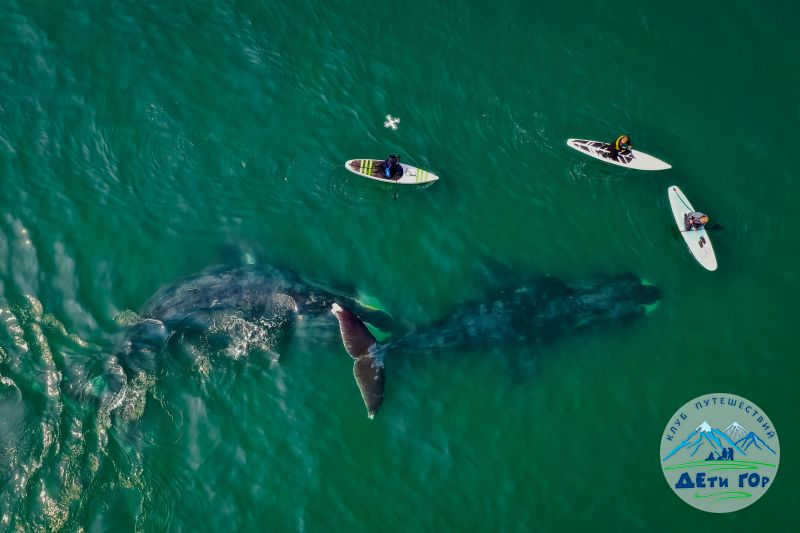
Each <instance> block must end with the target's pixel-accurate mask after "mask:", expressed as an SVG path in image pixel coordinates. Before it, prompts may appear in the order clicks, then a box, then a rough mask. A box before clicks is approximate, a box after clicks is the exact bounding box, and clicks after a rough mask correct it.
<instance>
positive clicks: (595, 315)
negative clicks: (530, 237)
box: [331, 274, 660, 418]
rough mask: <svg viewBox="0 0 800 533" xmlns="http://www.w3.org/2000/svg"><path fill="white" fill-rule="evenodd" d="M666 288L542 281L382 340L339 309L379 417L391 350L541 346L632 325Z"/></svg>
mask: <svg viewBox="0 0 800 533" xmlns="http://www.w3.org/2000/svg"><path fill="white" fill-rule="evenodd" d="M659 298H660V291H659V289H658V288H657V287H655V286H653V285H650V284H648V283H644V282H642V281H641V280H640V279H639V278H637V277H635V276H633V275H630V274H625V275H616V276H608V277H605V278H603V279H601V280H598V281H594V282H581V283H572V284H569V283H566V282H564V281H562V280H560V279H557V278H554V277H550V276H538V277H533V278H530V279H528V280H526V281H525V282H523V283H517V284H507V285H505V286H500V287H497V288H495V289H494V290H492V291H490V292H488V293H487V294H485V295H483V296H482V297H480V298H476V299H474V300H471V301H468V302H465V303H463V304H461V305H459V306H458V307H456V308H455V309H453V310H452V311H451V312H450V313H448V314H447V315H446V316H445V317H444V318H442V319H440V320H437V321H435V322H433V323H432V324H430V325H428V326H425V327H422V328H419V329H415V330H413V331H411V332H409V333H407V334H405V335H402V336H400V337H399V338H398V339H396V340H391V341H389V342H385V343H378V341H377V340H376V339H375V337H374V336H373V335H372V333H371V331H370V330H369V328H367V327H366V325H365V324H364V322H363V321H362V320H361V319H360V318H359V317H358V314H357V313H354V312H352V311H350V310H348V309H346V308H344V307H342V306H341V305H338V304H333V305H332V307H331V313H332V314H333V315H334V316H336V318H337V319H338V321H339V326H340V331H341V336H342V340H343V344H344V347H345V351H347V353H348V354H349V355H350V356H351V357H352V358H353V360H354V376H355V378H356V382H357V383H358V386H359V389H360V390H361V395H362V398H363V400H364V404H365V406H366V408H367V414H368V416H369V417H370V418H372V417H373V416H374V415H375V413H377V412H378V409H380V407H381V403H382V401H383V397H384V387H385V377H384V375H383V359H384V357H385V354H386V353H387V352H391V353H393V354H394V353H397V352H405V353H408V352H418V353H426V354H430V353H437V352H453V351H458V350H466V349H469V350H474V349H476V348H478V349H481V348H485V349H494V348H505V347H513V346H515V345H517V346H519V345H525V346H531V345H541V344H547V343H549V342H553V341H555V340H557V339H559V338H564V337H569V336H571V335H573V334H576V333H580V332H586V331H591V330H593V329H600V328H606V327H612V326H614V325H620V324H627V323H631V322H632V321H634V320H636V319H638V318H640V317H643V316H645V314H646V313H647V312H648V310H650V309H652V308H653V307H654V306H655V304H657V302H658V300H659Z"/></svg>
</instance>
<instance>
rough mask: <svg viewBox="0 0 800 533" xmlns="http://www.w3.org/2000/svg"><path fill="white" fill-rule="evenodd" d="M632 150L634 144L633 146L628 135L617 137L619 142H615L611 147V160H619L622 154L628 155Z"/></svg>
mask: <svg viewBox="0 0 800 533" xmlns="http://www.w3.org/2000/svg"><path fill="white" fill-rule="evenodd" d="M631 148H633V144H631V138H630V137H628V135H627V134H622V135H620V136H619V137H617V140H616V141H614V142H613V143H611V144H610V145H609V149H608V150H609V152H610V153H611V159H613V160H614V161H616V160H617V156H619V155H620V154H622V155H628V154H629V153H631Z"/></svg>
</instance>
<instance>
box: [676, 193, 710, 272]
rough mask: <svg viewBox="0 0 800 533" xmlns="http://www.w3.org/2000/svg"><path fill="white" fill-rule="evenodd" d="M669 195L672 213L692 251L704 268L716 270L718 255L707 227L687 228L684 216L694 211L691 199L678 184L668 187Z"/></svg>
mask: <svg viewBox="0 0 800 533" xmlns="http://www.w3.org/2000/svg"><path fill="white" fill-rule="evenodd" d="M667 196H668V197H669V205H670V207H671V208H672V215H673V216H674V217H675V223H676V224H677V225H678V229H679V230H680V231H681V235H682V236H683V240H684V241H686V245H687V246H689V251H690V252H692V255H693V256H694V258H695V259H697V262H698V263H700V264H701V265H703V267H704V268H706V269H707V270H711V271H714V270H716V269H717V256H716V255H714V247H712V246H711V239H709V238H708V232H707V231H706V230H705V229H699V230H696V229H692V230H688V231H687V230H686V223H685V222H684V218H683V217H684V215H687V214H689V213H691V212H692V211H694V207H692V204H690V203H689V200H687V199H686V197H685V196H684V195H683V192H682V191H681V190H680V189H679V188H678V186H677V185H672V186H671V187H670V188H669V189H667Z"/></svg>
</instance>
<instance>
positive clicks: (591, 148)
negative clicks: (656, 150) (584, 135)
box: [567, 139, 672, 170]
mask: <svg viewBox="0 0 800 533" xmlns="http://www.w3.org/2000/svg"><path fill="white" fill-rule="evenodd" d="M567 146H569V147H570V148H574V149H575V150H577V151H579V152H583V153H584V154H586V155H588V156H590V157H594V158H595V159H599V160H601V161H605V162H606V163H611V164H612V165H617V166H619V167H627V168H633V169H636V170H666V169H668V168H672V165H670V164H669V163H665V162H664V161H662V160H660V159H657V158H655V157H653V156H652V155H648V154H645V153H644V152H639V151H638V150H631V151H630V153H628V154H619V155H618V156H617V157H616V158H613V157H611V150H610V148H611V145H610V144H608V143H604V142H600V141H586V140H583V139H567Z"/></svg>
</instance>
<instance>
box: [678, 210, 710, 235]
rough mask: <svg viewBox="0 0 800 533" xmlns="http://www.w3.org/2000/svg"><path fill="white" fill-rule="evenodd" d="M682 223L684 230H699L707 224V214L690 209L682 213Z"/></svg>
mask: <svg viewBox="0 0 800 533" xmlns="http://www.w3.org/2000/svg"><path fill="white" fill-rule="evenodd" d="M683 223H684V225H685V226H686V231H691V230H699V229H703V227H704V226H705V225H706V224H708V215H706V214H705V213H701V212H699V211H692V212H691V213H686V214H685V215H683Z"/></svg>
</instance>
